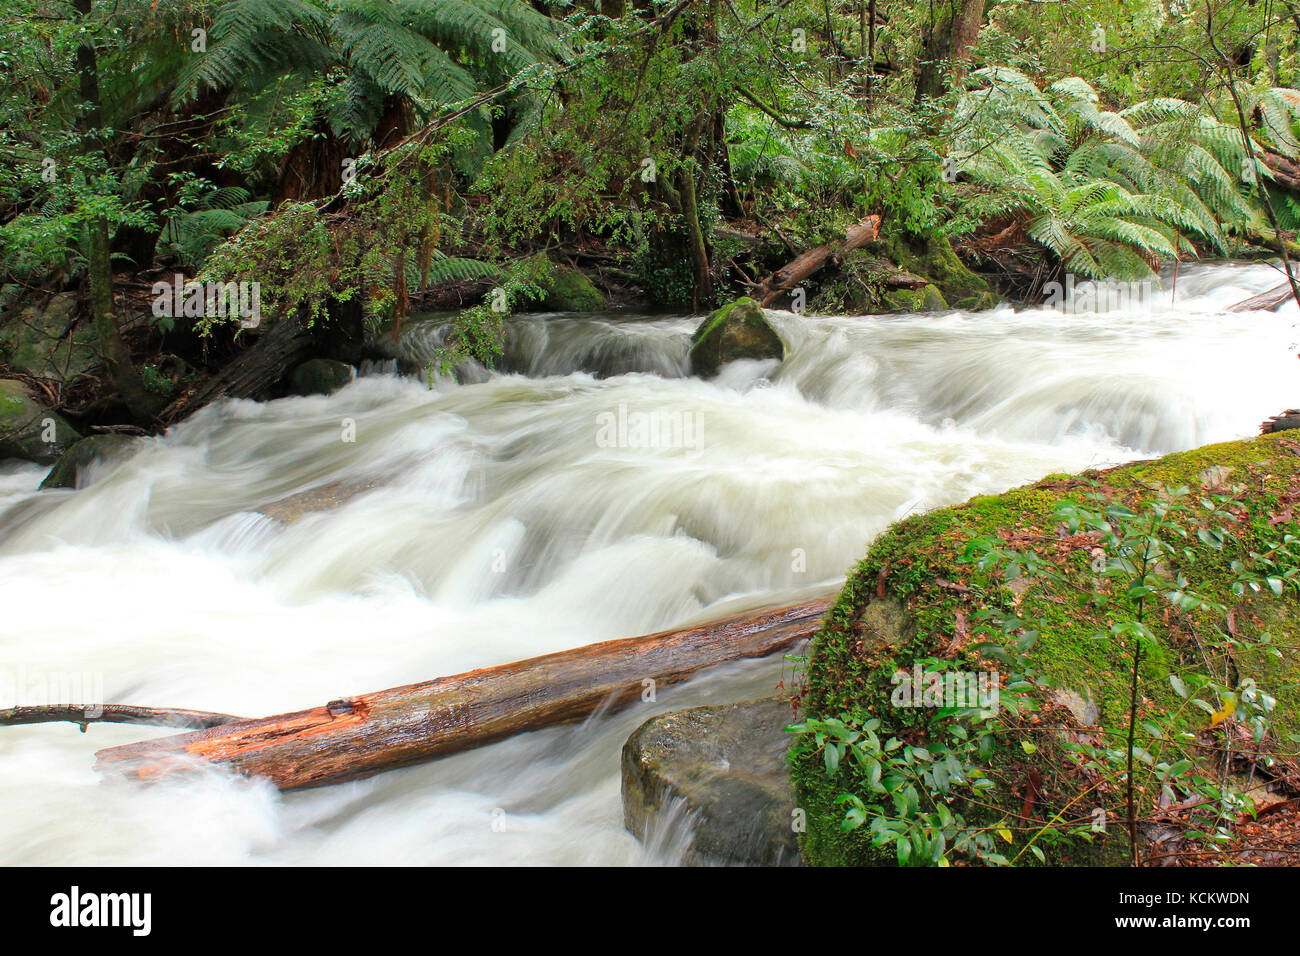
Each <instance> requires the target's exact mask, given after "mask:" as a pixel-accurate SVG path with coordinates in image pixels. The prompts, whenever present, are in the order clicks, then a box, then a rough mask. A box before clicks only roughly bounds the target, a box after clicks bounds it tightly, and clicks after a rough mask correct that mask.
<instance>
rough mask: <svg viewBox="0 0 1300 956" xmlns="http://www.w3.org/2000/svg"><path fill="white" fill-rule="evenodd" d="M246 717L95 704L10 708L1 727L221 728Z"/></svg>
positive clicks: (1, 717) (0, 721) (3, 713)
mask: <svg viewBox="0 0 1300 956" xmlns="http://www.w3.org/2000/svg"><path fill="white" fill-rule="evenodd" d="M246 719H247V718H245V717H232V716H231V715H230V714H211V713H208V712H207V711H202V710H181V709H179V708H176V707H136V706H134V705H132V704H94V705H88V706H85V707H65V706H53V707H7V708H4V709H0V726H6V727H10V726H15V725H17V724H49V723H55V722H58V721H67V722H68V723H73V724H81V730H82V732H83V733H84V732H85V730H86V725H87V724H97V723H98V724H153V725H155V726H158V727H219V726H221V725H223V724H236V723H239V722H240V721H243V720H246Z"/></svg>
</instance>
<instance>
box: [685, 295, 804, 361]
mask: <svg viewBox="0 0 1300 956" xmlns="http://www.w3.org/2000/svg"><path fill="white" fill-rule="evenodd" d="M773 358H774V359H784V358H785V346H784V345H783V344H782V343H781V337H780V336H779V335H777V334H776V330H775V329H774V328H772V326H771V324H770V323H769V322H768V321H767V316H766V315H765V314H764V313H763V309H762V307H761V306H760V305H759V304H758V303H757V302H755V301H754V300H753V299H751V298H748V297H745V298H740V299H737V300H736V301H735V302H732V303H731V304H730V305H724V306H723V307H722V308H720V309H717V310H716V311H714V312H713V313H712V314H710V315H709V317H708V318H707V319H705V320H704V321H703V322H701V323H700V326H699V328H697V329H696V330H695V336H694V338H693V339H692V340H691V370H692V371H693V372H694V373H695V374H696V375H700V376H704V377H706V378H707V377H711V376H714V375H716V374H718V369H720V368H721V367H722V366H723V365H725V364H726V363H727V362H734V361H736V360H737V359H773Z"/></svg>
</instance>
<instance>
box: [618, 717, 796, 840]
mask: <svg viewBox="0 0 1300 956" xmlns="http://www.w3.org/2000/svg"><path fill="white" fill-rule="evenodd" d="M793 719H794V718H793V715H792V713H791V710H790V702H789V700H788V699H786V698H784V697H769V698H766V699H763V700H755V701H748V702H745V703H739V704H724V705H722V706H720V707H693V708H691V709H690V710H683V711H679V712H677V713H671V714H663V715H662V716H659V717H654V718H652V719H650V720H648V721H646V722H645V723H644V724H642V725H641V726H640V727H639V728H638V729H637V730H636V732H635V733H633V734H632V736H631V737H629V738H628V740H627V743H626V744H624V745H623V821H624V824H625V825H626V826H627V828H628V830H630V831H631V832H632V833H633V834H635V835H636V836H637V837H638V838H640V839H644V838H645V835H646V833H647V832H648V831H649V829H650V828H651V827H652V825H653V824H654V823H655V822H656V820H657V818H659V817H662V816H666V815H670V814H679V813H680V812H681V810H682V809H683V805H684V809H685V810H686V812H687V815H688V816H690V817H693V818H694V822H695V828H694V833H693V836H692V839H691V844H690V848H689V849H688V850H687V852H686V857H685V862H687V863H690V864H697V865H698V864H705V865H707V864H749V865H754V866H797V865H798V864H799V848H798V844H797V840H796V836H795V832H794V826H793V822H794V819H795V816H794V811H795V803H794V797H793V796H792V791H791V787H790V780H789V776H788V774H787V771H786V751H787V749H788V748H789V746H790V734H787V733H786V732H785V730H784V728H785V727H786V725H787V724H789V723H790V722H791V720H793Z"/></svg>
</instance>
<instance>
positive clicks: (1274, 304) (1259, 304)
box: [1228, 282, 1291, 312]
mask: <svg viewBox="0 0 1300 956" xmlns="http://www.w3.org/2000/svg"><path fill="white" fill-rule="evenodd" d="M1290 299H1291V283H1289V282H1283V283H1282V284H1281V285H1279V286H1274V287H1273V288H1271V289H1269V290H1268V291H1266V292H1261V293H1260V294H1259V295H1253V296H1251V297H1250V298H1249V299H1246V300H1244V301H1242V302H1238V303H1237V304H1236V305H1231V306H1228V311H1229V312H1256V311H1259V312H1276V311H1277V310H1278V309H1280V308H1281V307H1282V306H1283V305H1284V304H1286V303H1287V302H1288V301H1290Z"/></svg>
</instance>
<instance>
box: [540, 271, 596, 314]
mask: <svg viewBox="0 0 1300 956" xmlns="http://www.w3.org/2000/svg"><path fill="white" fill-rule="evenodd" d="M543 285H544V287H545V288H546V296H545V297H544V298H543V299H542V303H541V304H542V307H543V308H545V309H549V310H550V311H552V312H599V311H601V310H602V309H608V308H609V300H608V299H607V298H605V294H604V293H603V292H601V291H600V290H599V289H597V288H596V286H595V284H594V283H593V282H592V281H591V280H590V279H588V278H587V277H586V276H585V275H583V274H582V273H581V272H579V271H578V270H577V269H575V268H573V267H572V266H566V265H560V264H558V263H551V266H550V269H549V275H548V276H547V277H546V278H545V279H544V280H543Z"/></svg>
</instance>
